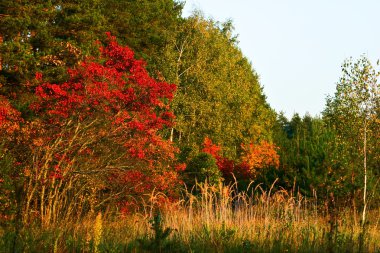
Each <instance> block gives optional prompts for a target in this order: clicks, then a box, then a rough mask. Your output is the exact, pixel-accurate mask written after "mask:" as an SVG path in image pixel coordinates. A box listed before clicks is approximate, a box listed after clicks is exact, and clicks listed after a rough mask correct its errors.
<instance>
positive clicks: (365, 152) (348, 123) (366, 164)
mask: <svg viewBox="0 0 380 253" xmlns="http://www.w3.org/2000/svg"><path fill="white" fill-rule="evenodd" d="M342 72H343V75H342V77H341V79H340V81H339V82H338V84H337V87H336V92H335V96H334V97H328V98H327V106H326V110H325V111H324V116H325V117H326V119H327V120H328V121H329V122H330V123H331V125H332V126H333V127H334V129H335V131H336V133H337V142H338V143H339V144H340V145H341V147H342V148H341V150H342V151H343V152H342V154H341V158H342V159H343V160H344V161H346V163H347V164H346V166H348V167H350V168H351V171H352V177H353V178H355V179H357V178H358V176H357V175H361V176H362V177H361V178H362V179H361V180H362V182H363V183H362V185H363V192H362V194H363V208H362V224H363V225H364V224H365V221H366V209H367V189H368V175H369V172H370V173H376V171H375V167H373V165H374V159H373V158H374V157H376V156H378V154H376V152H378V150H376V147H377V146H378V145H379V143H378V140H379V139H378V138H376V136H378V133H379V132H378V131H379V126H380V124H379V115H378V110H379V109H378V105H379V100H380V93H379V90H380V89H379V88H380V86H379V83H378V79H377V78H378V76H379V73H378V72H376V70H375V69H374V68H373V67H372V65H371V63H370V61H369V60H368V59H367V58H366V57H361V58H360V59H359V60H357V61H353V59H352V58H351V59H349V60H346V61H345V62H344V63H343V66H342ZM359 168H361V169H360V170H359Z"/></svg>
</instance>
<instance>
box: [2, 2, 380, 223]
mask: <svg viewBox="0 0 380 253" xmlns="http://www.w3.org/2000/svg"><path fill="white" fill-rule="evenodd" d="M182 8H183V3H182V2H178V1H173V0H154V1H148V0H143V1H134V0H133V1H119V0H108V1H105V0H84V1H72V0H69V1H59V0H56V1H55V0H52V1H42V0H40V1H39V0H34V1H22V2H15V1H8V0H4V1H2V2H1V3H0V16H1V19H0V50H1V51H0V130H1V132H0V135H1V143H0V144H1V146H0V148H1V150H0V156H1V160H0V166H1V173H0V184H1V189H0V203H1V210H0V214H1V219H2V220H3V221H7V220H9V219H14V218H15V217H16V218H18V219H19V220H23V221H24V222H30V221H31V220H34V219H36V220H40V221H41V222H42V223H44V224H49V223H54V222H57V219H58V217H66V218H67V219H70V218H71V217H72V216H73V215H74V214H75V215H77V216H78V217H80V216H81V215H85V214H86V213H88V212H93V211H97V210H105V209H113V210H117V211H123V212H124V211H125V212H129V211H132V210H135V209H137V208H138V205H139V203H141V201H144V198H146V196H148V195H147V194H149V193H152V192H154V191H160V192H162V193H164V194H165V195H166V196H169V197H170V198H176V197H178V196H179V195H180V194H181V191H182V189H183V188H184V185H186V186H187V187H189V188H191V187H193V186H196V182H202V181H205V180H207V181H208V182H213V183H217V182H219V181H220V180H222V181H224V182H225V183H233V182H234V181H235V180H237V181H238V183H239V185H241V189H244V187H246V186H248V185H249V184H250V183H251V182H252V181H253V182H254V184H256V185H259V184H260V185H262V187H264V188H265V187H270V186H271V185H272V183H273V182H274V181H276V180H277V181H276V182H277V184H276V187H282V188H285V189H289V190H292V189H293V190H294V189H297V191H298V192H299V193H300V194H302V195H305V196H313V195H317V196H319V199H320V200H321V201H325V200H326V199H328V198H331V196H333V197H334V198H335V199H336V200H337V202H338V203H339V204H341V205H353V206H354V207H355V208H358V210H359V209H360V210H364V212H363V213H365V210H366V208H367V203H369V204H370V203H374V201H373V200H374V199H378V197H379V195H378V190H376V189H377V185H378V176H379V173H380V171H379V169H380V164H379V163H380V159H379V158H380V157H379V155H380V150H379V149H380V145H379V141H378V140H379V134H380V131H379V125H380V121H379V114H380V109H379V108H380V104H379V103H380V95H379V84H378V79H377V78H378V72H376V70H375V68H373V67H372V65H371V63H370V62H369V61H368V60H367V59H366V58H365V57H363V58H361V59H359V60H358V61H355V60H353V59H349V60H347V61H346V62H344V64H343V66H342V78H341V80H339V81H338V83H337V90H336V93H335V95H334V96H332V97H328V98H327V103H326V108H325V110H324V112H323V113H322V116H321V117H311V116H309V115H305V116H304V117H300V116H299V115H297V114H296V115H294V116H293V118H292V119H290V120H289V119H287V118H286V117H284V115H283V114H281V113H276V112H275V111H274V110H273V109H272V108H271V107H270V105H269V104H268V103H267V101H266V97H265V95H264V93H263V88H262V86H261V84H260V81H259V75H258V73H256V71H255V70H254V68H253V66H252V64H251V63H250V62H249V60H248V59H247V58H246V57H245V56H244V55H243V54H242V52H241V50H240V48H239V43H238V40H237V37H236V36H234V28H233V24H232V22H231V21H226V22H224V23H221V22H218V21H215V20H212V19H208V18H205V17H204V16H203V15H202V14H201V13H199V12H194V13H193V15H191V16H190V17H187V18H184V17H182V16H181V11H182ZM347 196H349V197H347ZM162 201H164V200H162ZM158 202H159V201H158ZM362 204H363V205H364V206H362ZM31 214H33V215H31ZM363 217H364V216H363ZM363 220H364V218H363Z"/></svg>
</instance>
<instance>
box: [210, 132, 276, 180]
mask: <svg viewBox="0 0 380 253" xmlns="http://www.w3.org/2000/svg"><path fill="white" fill-rule="evenodd" d="M203 146H204V148H203V152H205V153H208V154H210V155H212V156H213V157H214V158H215V159H216V160H217V165H218V167H219V170H220V171H221V172H222V174H223V177H224V178H225V179H226V180H227V181H232V180H234V178H233V176H235V178H237V179H243V180H247V179H255V178H256V177H257V176H258V175H260V174H262V173H264V172H265V171H264V170H265V169H268V168H271V167H273V168H278V167H279V163H280V160H279V158H280V157H279V155H278V154H277V147H276V146H275V145H273V144H271V143H269V142H267V141H261V142H260V143H258V144H252V143H251V144H249V145H244V144H242V149H243V153H242V157H241V158H240V161H238V162H236V161H233V160H231V159H228V158H226V157H223V156H222V155H221V147H220V146H218V145H216V144H214V143H213V142H212V140H211V139H210V138H208V137H206V138H205V140H204V143H203Z"/></svg>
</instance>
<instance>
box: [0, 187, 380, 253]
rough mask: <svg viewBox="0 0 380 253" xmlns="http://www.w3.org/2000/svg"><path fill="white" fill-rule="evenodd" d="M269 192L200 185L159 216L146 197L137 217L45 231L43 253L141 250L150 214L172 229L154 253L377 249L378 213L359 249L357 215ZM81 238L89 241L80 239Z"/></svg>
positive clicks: (86, 221)
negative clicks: (46, 248) (46, 249)
mask: <svg viewBox="0 0 380 253" xmlns="http://www.w3.org/2000/svg"><path fill="white" fill-rule="evenodd" d="M272 188H273V187H272ZM272 188H271V189H270V190H269V191H263V190H262V189H261V188H260V187H256V188H255V189H251V188H249V189H248V190H247V191H246V192H237V191H236V185H231V186H225V185H223V184H219V185H216V186H215V185H214V186H212V185H208V184H200V185H198V189H197V193H198V194H197V195H194V194H192V193H191V192H187V193H186V194H185V195H184V196H183V198H181V199H180V200H178V201H177V202H176V203H167V204H164V205H163V206H162V205H161V206H160V209H159V210H158V209H157V204H158V203H157V201H158V200H159V199H162V194H160V193H153V194H152V195H151V196H150V200H149V202H147V203H145V204H144V207H143V208H142V210H141V212H139V213H134V214H129V215H126V216H115V215H110V214H109V215H107V214H105V215H104V216H103V217H102V216H99V215H98V216H97V217H95V216H94V214H93V215H92V216H88V217H87V218H85V219H84V220H82V221H81V222H80V224H76V223H71V224H70V223H69V224H67V223H66V224H63V225H62V226H58V227H56V226H55V227H51V228H46V230H47V231H50V232H51V233H52V234H53V236H52V239H51V240H50V239H49V240H50V241H51V243H52V246H51V248H49V251H53V250H51V249H52V248H53V247H54V251H55V250H56V249H57V248H58V249H61V250H62V251H64V252H72V251H79V252H141V245H140V242H139V239H141V238H145V239H146V240H151V239H152V238H154V233H155V231H153V230H152V228H151V227H152V226H151V223H150V222H149V221H150V220H151V219H152V217H153V216H154V215H155V213H157V212H158V211H159V212H161V213H162V217H163V224H162V225H163V227H168V228H171V229H173V231H172V233H171V234H170V237H169V238H168V239H165V240H166V241H168V244H167V245H166V246H165V247H166V248H162V249H161V251H162V252H242V251H245V252H359V251H360V250H361V251H362V252H379V251H380V232H379V218H380V209H379V208H378V209H375V210H370V212H369V214H368V221H369V223H368V225H367V227H366V230H365V234H364V240H363V241H362V242H363V245H364V246H363V248H359V245H360V242H361V241H360V235H361V233H362V232H363V230H362V229H361V227H360V225H359V224H357V223H358V222H355V221H356V220H358V219H354V215H357V216H359V215H358V214H354V213H353V211H352V210H351V209H342V210H335V211H334V212H335V214H331V211H330V212H329V211H328V210H327V208H326V207H325V206H320V205H318V203H317V199H316V197H314V198H311V199H307V198H305V197H304V196H302V195H300V194H295V193H289V192H287V191H285V190H276V191H274V190H273V189H272ZM49 229H50V230H49ZM39 234H41V231H38V230H37V229H36V230H34V231H33V232H31V235H33V236H34V237H38V236H39ZM3 235H4V231H3ZM86 235H91V237H90V238H87V239H86ZM0 236H1V232H0ZM152 240H153V239H152ZM42 241H43V240H42ZM44 243H45V244H46V242H44ZM163 245H164V244H163ZM0 246H1V245H0ZM35 248H37V249H40V248H38V247H37V246H36V247H35ZM55 252H56V251H55ZM58 252H59V251H58Z"/></svg>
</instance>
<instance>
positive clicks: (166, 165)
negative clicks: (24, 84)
mask: <svg viewBox="0 0 380 253" xmlns="http://www.w3.org/2000/svg"><path fill="white" fill-rule="evenodd" d="M68 73H69V76H70V78H69V80H68V81H67V82H65V83H61V84H54V83H44V82H43V81H42V75H41V74H37V75H36V78H37V79H38V80H39V81H40V85H39V86H38V87H37V88H36V97H37V100H36V101H35V102H34V103H33V104H32V105H31V109H32V110H33V111H34V112H35V113H36V115H37V120H36V121H38V127H39V128H40V129H43V131H42V130H41V131H39V132H37V133H35V136H33V139H35V140H38V141H37V142H35V143H36V144H38V145H36V146H35V149H34V152H33V156H34V159H33V164H32V165H31V166H30V168H28V174H29V175H30V176H29V181H28V186H27V189H28V191H27V193H28V194H27V201H26V212H25V213H29V212H30V211H31V209H32V207H33V206H39V210H34V211H36V212H39V214H40V215H41V217H42V219H43V221H44V223H46V224H48V223H51V222H55V221H57V219H58V217H60V216H62V215H63V214H64V216H65V217H70V215H73V214H74V213H78V211H79V213H81V212H82V213H84V212H86V211H88V210H94V209H99V208H102V207H103V206H104V204H106V203H109V202H113V203H126V202H128V203H130V202H138V201H139V200H141V198H143V196H145V195H146V194H147V193H150V192H152V191H153V190H158V191H161V192H164V193H166V194H169V195H173V194H175V191H176V187H177V186H178V183H179V182H180V180H179V177H178V174H177V171H176V169H175V167H176V166H175V160H174V154H175V152H176V149H175V148H174V147H173V146H172V144H171V143H170V142H169V141H168V140H165V139H163V138H162V137H161V136H160V134H159V131H160V130H162V129H164V128H166V127H169V126H172V124H173V123H172V119H173V118H174V116H173V114H172V112H171V111H170V109H169V103H170V101H171V100H172V98H173V92H174V91H175V89H176V86H175V85H173V84H168V83H166V82H158V81H156V80H155V79H153V78H151V77H150V76H149V74H148V72H147V71H146V69H145V62H144V61H142V60H137V59H135V58H134V53H133V51H132V50H131V49H129V48H128V47H125V46H121V45H119V44H118V43H117V41H116V38H115V37H113V36H111V35H110V34H108V43H107V45H106V46H104V47H101V48H100V57H99V58H98V59H88V60H86V61H84V62H82V63H81V64H80V66H78V67H77V68H75V69H69V70H68ZM74 186H75V187H74ZM74 198H75V199H74ZM37 203H44V204H45V205H42V204H41V205H39V204H38V205H37ZM70 203H79V205H73V204H70Z"/></svg>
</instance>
